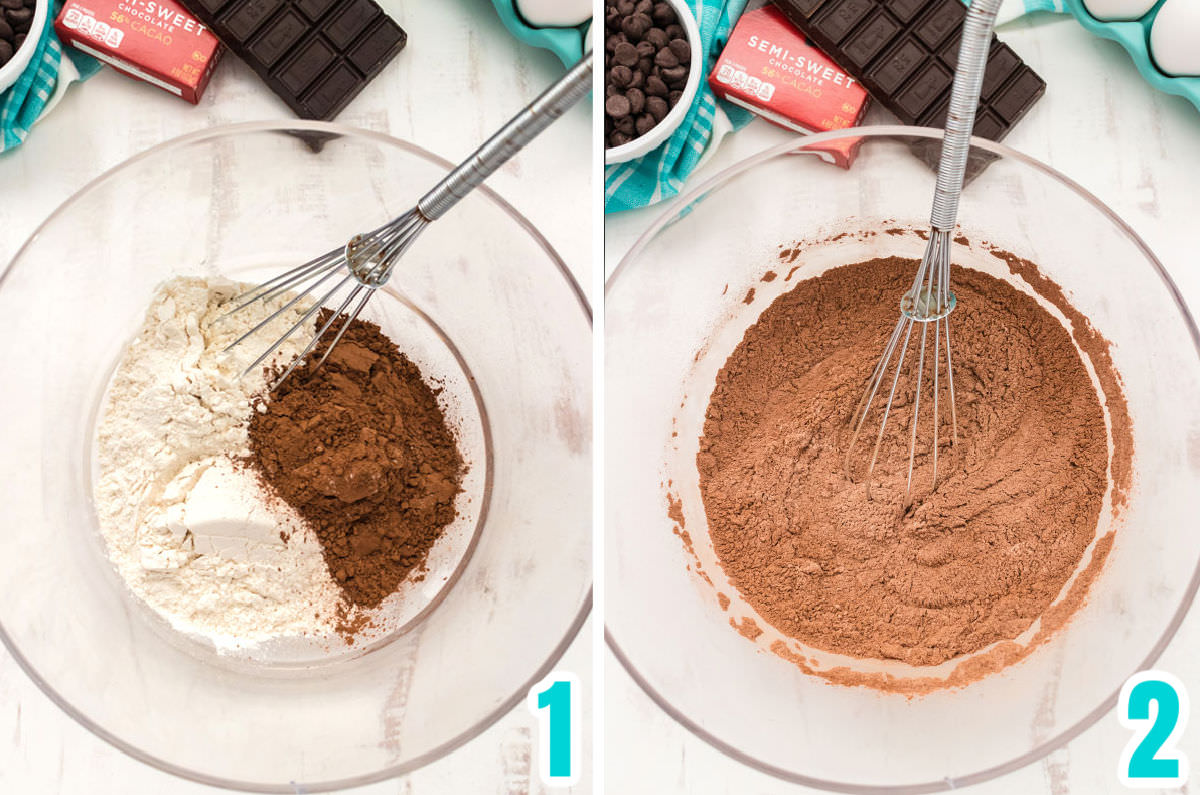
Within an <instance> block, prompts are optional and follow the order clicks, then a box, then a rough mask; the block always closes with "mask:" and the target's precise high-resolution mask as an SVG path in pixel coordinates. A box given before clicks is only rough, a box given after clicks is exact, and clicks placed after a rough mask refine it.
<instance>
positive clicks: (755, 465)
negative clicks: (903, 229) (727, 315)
mask: <svg viewBox="0 0 1200 795" xmlns="http://www.w3.org/2000/svg"><path fill="white" fill-rule="evenodd" d="M998 256H999V255H998ZM1009 265H1010V267H1011V268H1012V269H1013V270H1014V271H1018V270H1019V269H1020V268H1023V267H1026V266H1028V268H1029V269H1031V270H1030V272H1029V273H1024V274H1022V275H1023V276H1025V277H1026V278H1027V281H1028V278H1029V277H1031V276H1034V275H1036V269H1035V268H1032V266H1029V264H1028V263H1022V262H1021V261H1020V260H1017V259H1016V258H1012V261H1010V262H1009ZM915 267H916V263H915V262H914V261H912V260H907V259H899V258H885V259H876V260H871V261H868V262H862V263H858V264H854V265H847V266H845V267H840V268H835V269H832V270H830V271H827V272H826V273H824V274H822V275H821V276H819V277H816V278H813V279H809V280H806V281H802V282H800V283H798V284H797V286H796V287H795V288H794V289H792V290H791V291H790V292H787V293H784V294H783V295H781V296H780V297H779V298H777V299H776V300H775V301H774V303H772V304H771V305H770V306H769V307H768V308H767V309H766V310H765V311H764V312H763V313H762V315H761V316H760V317H759V319H758V321H757V322H756V323H755V324H754V325H753V326H751V327H750V328H749V329H748V330H747V332H746V334H745V337H744V339H743V340H742V342H741V343H740V344H739V345H738V347H737V349H736V350H735V351H734V353H733V354H732V355H731V356H730V357H729V359H728V361H727V362H726V363H725V365H724V367H723V368H722V369H721V371H720V373H719V375H718V377H717V382H716V386H715V389H714V390H713V393H712V396H711V400H710V403H709V406H708V411H707V415H706V419H705V424H704V431H703V437H702V439H701V441H700V452H699V454H698V456H697V465H698V468H699V474H700V490H701V494H702V497H703V501H704V508H705V512H706V514H707V518H708V525H709V531H710V534H711V538H712V542H713V545H714V549H715V552H716V554H717V556H718V558H719V559H720V562H721V565H722V567H723V569H724V571H725V573H726V575H727V576H728V578H729V580H730V581H731V583H732V584H733V585H734V586H735V587H736V588H737V589H738V591H739V592H740V594H741V595H742V597H743V598H744V599H745V600H746V601H747V602H748V603H749V604H750V606H752V607H753V608H754V609H755V611H756V612H757V613H758V614H759V615H760V616H761V617H762V618H763V619H765V620H766V621H768V622H770V624H772V625H773V626H774V627H775V628H776V629H778V630H780V631H781V632H783V633H784V634H786V635H788V636H791V637H793V638H795V639H797V640H799V641H801V642H802V643H804V644H807V645H809V646H811V647H814V648H816V649H821V650H825V651H830V652H836V653H841V654H846V655H851V656H855V657H862V658H876V659H885V660H898V661H902V662H904V663H909V664H912V665H936V664H939V663H942V662H944V661H947V660H950V659H953V658H956V657H960V656H962V655H968V654H971V653H972V652H977V651H979V650H981V649H984V648H985V647H988V646H990V645H992V644H996V643H997V642H998V641H1007V640H1011V639H1013V638H1016V637H1017V636H1019V635H1021V634H1022V633H1023V632H1025V631H1026V630H1027V629H1029V628H1030V626H1031V625H1032V624H1033V623H1034V622H1035V621H1036V620H1037V619H1038V618H1039V617H1043V618H1045V615H1044V614H1046V613H1047V609H1048V608H1050V606H1051V604H1052V602H1054V601H1055V600H1056V599H1057V598H1058V597H1059V596H1060V594H1061V593H1062V590H1063V586H1064V584H1066V583H1067V581H1068V579H1069V578H1070V577H1071V576H1072V574H1074V573H1075V572H1076V571H1077V569H1079V568H1080V565H1081V562H1082V561H1083V558H1084V556H1085V551H1086V550H1087V548H1088V547H1089V545H1090V544H1091V543H1092V542H1093V541H1094V540H1095V536H1096V530H1097V523H1098V520H1099V518H1100V512H1101V510H1102V506H1103V504H1104V497H1105V492H1106V490H1107V489H1108V487H1109V484H1110V482H1111V483H1113V485H1114V490H1113V497H1112V499H1113V503H1114V504H1117V505H1119V504H1121V502H1122V501H1123V499H1124V492H1125V490H1126V489H1127V488H1128V485H1129V484H1128V480H1129V469H1130V458H1131V455H1132V447H1131V444H1130V442H1129V431H1128V428H1129V420H1128V417H1127V415H1126V413H1125V408H1124V401H1123V399H1122V398H1121V397H1120V388H1119V384H1118V381H1117V378H1116V376H1115V374H1114V373H1113V372H1112V370H1111V362H1110V361H1109V359H1108V356H1107V346H1106V345H1105V344H1104V343H1103V340H1102V339H1100V338H1099V336H1098V335H1094V332H1092V331H1091V329H1090V326H1088V324H1087V321H1086V319H1084V318H1082V317H1081V316H1079V315H1078V313H1074V315H1072V314H1071V311H1068V310H1069V307H1067V306H1066V305H1065V302H1063V303H1062V304H1061V305H1060V307H1061V308H1062V309H1063V310H1064V311H1065V312H1066V314H1067V316H1068V317H1069V318H1070V319H1071V322H1072V324H1073V326H1074V327H1075V328H1076V337H1077V338H1079V340H1080V344H1082V345H1084V346H1085V348H1087V347H1089V346H1090V348H1091V349H1090V350H1088V354H1089V358H1090V359H1091V360H1092V362H1093V366H1094V367H1095V368H1096V370H1097V375H1098V377H1099V380H1100V382H1101V384H1102V386H1103V388H1104V390H1105V393H1106V397H1107V407H1108V411H1109V415H1110V421H1111V426H1112V438H1113V446H1114V452H1113V458H1112V461H1111V467H1110V449H1109V431H1108V430H1107V429H1106V425H1105V413H1104V409H1103V408H1102V406H1101V402H1100V398H1099V396H1098V394H1097V391H1096V389H1095V387H1094V385H1093V382H1092V378H1091V376H1090V375H1089V373H1088V370H1087V369H1086V368H1085V366H1084V363H1083V361H1082V360H1081V357H1080V355H1079V353H1078V351H1077V349H1076V343H1075V342H1074V341H1073V340H1072V337H1071V335H1070V334H1069V333H1068V332H1067V330H1066V329H1065V328H1064V327H1063V326H1062V324H1061V323H1059V322H1058V320H1056V319H1055V318H1054V317H1053V316H1052V315H1051V314H1050V313H1049V312H1048V311H1047V310H1046V309H1044V308H1043V307H1041V306H1040V305H1039V304H1038V303H1037V301H1036V300H1035V299H1033V298H1032V297H1030V296H1028V295H1026V294H1025V293H1023V292H1021V291H1019V290H1017V289H1016V288H1015V287H1013V286H1012V285H1010V284H1008V283H1007V282H1004V281H1002V280H1000V279H997V278H994V277H992V276H989V275H987V274H984V273H982V272H980V271H976V270H967V269H962V268H958V267H955V268H954V270H953V273H952V281H953V284H954V290H955V293H956V294H957V297H958V308H957V309H956V310H955V312H954V314H953V316H952V319H953V320H952V335H953V339H952V341H953V364H954V386H955V391H956V397H957V417H958V444H957V446H956V447H952V446H951V443H950V440H951V433H950V425H949V417H948V413H947V412H945V411H944V406H945V403H944V402H943V404H942V405H943V417H942V420H943V424H942V426H941V430H940V433H939V440H940V443H941V445H940V460H939V467H938V469H939V483H938V485H937V488H936V490H931V488H930V483H931V468H932V457H931V455H930V447H931V440H932V437H933V427H932V423H933V419H932V413H931V411H930V407H931V406H932V402H931V399H932V384H931V379H929V378H928V377H927V378H926V379H925V382H924V391H923V393H922V399H921V403H922V413H921V419H922V426H924V427H922V428H920V431H919V433H918V446H917V455H916V463H915V471H914V474H913V483H914V501H913V505H912V507H911V508H909V509H905V507H904V501H903V498H904V492H905V478H906V466H907V461H908V447H907V445H908V441H909V435H908V434H909V425H908V423H909V420H910V418H911V411H912V408H911V407H912V403H913V398H914V394H913V393H914V390H915V387H914V386H913V380H912V379H905V378H902V379H901V381H900V390H899V392H898V394H897V397H896V403H895V406H894V408H893V413H892V418H891V424H890V430H889V432H888V434H887V435H886V437H885V439H884V444H883V448H882V450H881V452H880V456H879V464H878V465H877V467H876V470H875V474H874V477H873V480H872V483H873V489H872V499H868V497H867V493H866V489H865V486H864V484H863V482H862V477H863V474H864V473H865V470H866V465H867V462H868V460H869V457H870V452H871V451H870V447H871V444H872V443H873V436H872V439H871V441H868V442H867V443H866V444H865V445H862V444H861V443H860V448H859V453H860V455H858V457H857V458H855V459H854V470H853V479H852V480H851V479H848V478H847V476H846V474H845V471H844V460H845V453H846V448H847V445H848V443H849V438H850V428H849V423H850V418H851V415H852V413H853V412H854V410H855V407H856V406H857V405H858V402H859V399H860V397H861V395H862V390H863V387H864V385H865V383H866V382H867V380H868V378H869V376H870V373H871V371H872V369H873V368H874V367H875V365H876V362H877V361H878V359H879V356H880V352H881V349H882V344H883V342H884V341H885V340H886V338H887V335H888V334H889V333H890V330H891V328H892V327H893V326H894V324H895V322H896V318H897V313H898V304H897V302H898V297H899V296H900V295H901V294H902V293H903V292H904V291H905V290H906V289H908V288H909V287H910V286H911V282H912V274H913V272H914V270H915ZM1043 286H1044V285H1043ZM1039 290H1040V288H1039ZM1042 292H1043V294H1044V291H1042ZM1057 297H1058V298H1062V295H1061V292H1059V293H1058V294H1057ZM1050 298H1051V300H1055V297H1053V296H1051V297H1050ZM1055 302H1056V303H1058V301H1055ZM1089 335H1091V336H1089ZM1093 337H1094V338H1093ZM909 364H911V362H910V363H909ZM906 366H908V365H906ZM926 366H927V368H928V366H929V365H928V363H927V365H926ZM927 375H928V370H927ZM945 383H946V382H945V373H944V370H943V374H942V379H941V384H942V389H943V392H942V395H943V398H942V399H943V401H944V400H945V395H946V393H945V391H944V390H945ZM878 420H879V415H878V414H877V413H873V414H872V416H871V417H870V418H869V420H868V423H867V425H868V428H869V429H870V432H871V433H872V434H873V433H874V430H875V429H876V428H877V427H878ZM1110 543H1111V539H1102V540H1101V542H1100V543H1098V544H1097V545H1096V553H1095V554H1094V555H1093V561H1096V560H1097V557H1096V556H1097V555H1099V556H1100V557H1099V560H1102V557H1103V554H1102V553H1104V552H1106V551H1107V549H1108V545H1109V544H1110ZM1093 574H1094V572H1093ZM1081 599H1082V591H1080V592H1078V593H1075V592H1074V591H1073V593H1072V595H1071V596H1070V597H1068V599H1066V600H1065V604H1066V606H1067V607H1068V608H1069V609H1073V608H1074V607H1077V606H1078V603H1079V601H1080V600H1081ZM1061 609H1062V608H1060V607H1058V606H1056V607H1055V610H1056V611H1058V612H1061ZM1053 619H1054V621H1055V622H1057V623H1061V622H1062V621H1063V620H1065V617H1064V616H1061V615H1055V616H1053ZM1002 645H1003V644H1002ZM778 653H781V654H783V655H784V656H788V654H789V652H788V651H787V650H786V649H781V650H778ZM1009 657H1012V654H1011V653H1009ZM1009 661H1011V660H1009Z"/></svg>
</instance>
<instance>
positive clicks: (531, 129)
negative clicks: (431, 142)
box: [417, 52, 593, 221]
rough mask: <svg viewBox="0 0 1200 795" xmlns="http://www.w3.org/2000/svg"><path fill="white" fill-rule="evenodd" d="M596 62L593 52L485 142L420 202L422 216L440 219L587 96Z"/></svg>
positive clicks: (418, 205) (418, 204) (429, 218)
mask: <svg viewBox="0 0 1200 795" xmlns="http://www.w3.org/2000/svg"><path fill="white" fill-rule="evenodd" d="M592 62H593V58H592V53H590V52H589V53H586V54H585V55H584V56H583V59H582V60H580V61H579V63H577V64H575V65H574V66H573V67H571V69H570V71H568V72H567V73H566V75H564V76H563V77H562V79H560V80H559V81H558V82H557V83H555V84H554V85H552V86H550V88H548V89H546V91H545V92H543V93H542V95H541V96H539V97H538V98H537V99H535V100H534V101H533V102H531V103H529V104H528V105H527V106H526V107H525V109H524V110H522V111H521V112H520V113H518V114H517V115H516V116H514V117H513V118H512V119H511V120H510V121H509V122H508V123H507V124H505V125H504V126H503V127H501V128H500V130H499V131H497V132H496V134H495V135H493V136H492V137H491V138H489V139H487V140H486V141H484V143H483V145H482V146H480V147H479V148H478V149H476V150H475V152H474V153H473V154H472V155H471V156H470V157H468V158H467V159H466V160H465V161H463V163H462V164H461V165H459V166H458V168H456V169H454V170H453V171H451V172H450V174H449V175H447V176H446V178H445V179H443V180H442V181H441V182H439V183H438V184H437V185H436V186H435V187H434V188H433V190H431V191H429V192H428V193H426V194H425V195H424V196H423V197H422V198H421V200H420V201H419V202H417V209H418V210H419V211H420V212H421V215H423V216H425V218H426V219H428V220H430V221H434V220H437V219H438V218H440V217H441V216H442V215H444V214H445V213H446V211H447V210H449V209H450V208H451V207H453V206H454V205H456V204H458V202H459V200H460V199H462V198H463V197H464V196H466V195H467V194H468V193H470V192H471V191H473V190H474V189H475V188H477V187H479V186H480V185H481V184H483V181H484V180H486V179H487V178H488V177H490V176H491V175H492V173H493V172H495V171H496V169H498V168H500V166H502V165H504V164H505V163H506V162H508V160H509V158H511V157H512V156H513V155H515V154H516V153H517V152H519V151H521V150H522V149H524V148H525V146H526V144H528V143H529V142H530V141H532V140H533V139H534V138H536V137H537V136H538V134H539V133H541V132H542V131H543V130H545V129H546V128H547V127H549V126H550V125H551V124H553V123H554V122H555V121H556V120H557V119H558V118H559V117H560V116H562V115H563V114H564V113H565V112H566V111H567V110H568V109H570V108H571V106H572V105H574V104H575V103H576V102H578V101H579V100H581V99H583V98H584V97H585V96H587V93H588V92H589V91H591V88H592V68H593V67H592Z"/></svg>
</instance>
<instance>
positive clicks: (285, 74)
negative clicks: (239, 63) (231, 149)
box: [182, 0, 408, 120]
mask: <svg viewBox="0 0 1200 795" xmlns="http://www.w3.org/2000/svg"><path fill="white" fill-rule="evenodd" d="M182 2H183V4H184V5H185V6H187V8H188V9H189V10H190V11H191V12H192V13H194V14H195V15H196V16H197V17H199V18H200V19H201V20H202V21H203V22H204V23H205V24H206V25H208V27H209V28H210V29H211V30H212V31H213V32H214V33H215V34H217V38H219V39H220V40H221V41H222V42H223V43H224V44H225V46H227V47H228V48H229V49H230V50H232V51H233V52H234V53H235V54H237V56H238V57H240V58H241V59H242V60H243V61H245V62H246V63H247V64H249V66H250V68H251V69H253V70H254V71H255V72H257V73H258V76H259V77H261V78H262V79H263V81H265V82H266V84H267V86H268V87H269V88H270V89H271V90H272V91H274V92H275V94H277V95H278V96H279V98H280V99H282V100H283V101H284V102H286V103H287V104H288V106H289V107H290V108H291V109H292V110H293V111H295V112H296V114H297V115H298V116H300V117H301V118H304V119H325V120H328V119H332V118H333V117H334V116H336V115H337V114H338V113H339V112H341V110H342V108H344V107H346V105H347V104H349V102H350V100H352V99H354V97H355V96H356V95H357V94H358V92H359V91H361V90H362V89H363V87H364V86H365V85H366V84H367V82H368V81H369V80H370V79H371V78H373V77H374V76H375V75H377V74H379V72H380V71H382V69H383V67H384V66H386V65H387V63H388V61H390V60H391V59H392V58H393V57H394V56H395V55H396V53H398V52H400V50H402V49H404V45H405V44H406V43H407V40H408V37H407V35H406V34H405V33H404V30H403V29H401V28H400V26H399V25H397V24H396V23H395V22H394V21H392V19H391V18H389V17H388V16H387V15H386V14H385V13H384V12H383V9H381V8H380V7H379V6H378V5H377V4H376V3H374V2H372V0H182Z"/></svg>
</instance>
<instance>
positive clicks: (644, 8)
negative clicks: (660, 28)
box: [633, 0, 654, 16]
mask: <svg viewBox="0 0 1200 795" xmlns="http://www.w3.org/2000/svg"><path fill="white" fill-rule="evenodd" d="M653 8H654V0H637V5H636V6H634V8H633V12H634V13H635V14H646V15H647V16H649V14H650V11H651V10H652V9H653Z"/></svg>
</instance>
